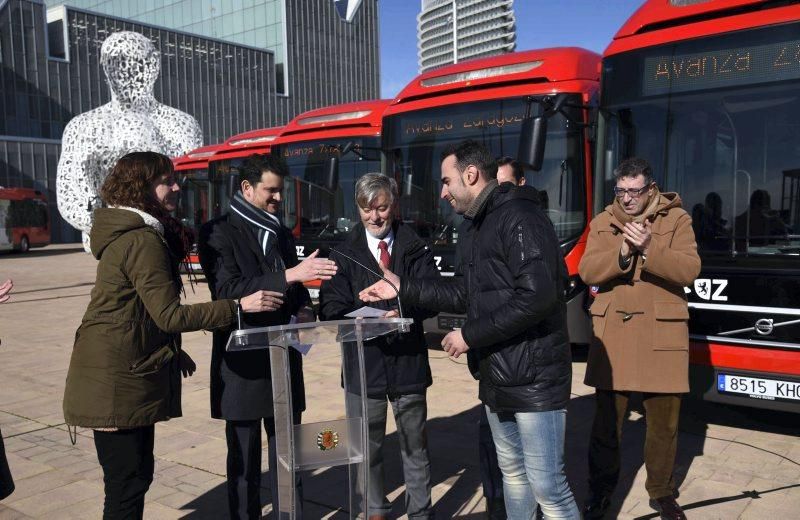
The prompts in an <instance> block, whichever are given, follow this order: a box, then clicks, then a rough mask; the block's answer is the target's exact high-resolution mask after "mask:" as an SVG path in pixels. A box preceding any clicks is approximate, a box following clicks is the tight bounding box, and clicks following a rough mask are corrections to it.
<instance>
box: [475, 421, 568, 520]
mask: <svg viewBox="0 0 800 520" xmlns="http://www.w3.org/2000/svg"><path fill="white" fill-rule="evenodd" d="M486 415H487V417H488V419H489V426H490V427H491V428H492V437H493V438H494V444H495V447H496V448H497V462H498V463H499V464H500V470H501V471H502V472H503V494H504V495H505V502H506V513H507V514H508V520H530V519H532V518H535V516H534V515H535V514H536V504H537V503H538V504H539V506H540V507H541V510H542V513H543V514H544V517H545V518H569V519H573V518H574V519H577V520H580V517H581V515H580V513H579V512H578V506H577V504H576V503H575V498H574V497H573V496H572V490H571V489H570V487H569V483H568V482H567V475H566V473H565V472H564V435H565V433H566V424H567V411H566V410H552V411H549V412H525V413H503V412H500V413H493V412H492V411H491V410H489V408H488V407H487V408H486Z"/></svg>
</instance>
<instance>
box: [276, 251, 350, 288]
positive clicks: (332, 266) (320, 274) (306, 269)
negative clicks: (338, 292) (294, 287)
mask: <svg viewBox="0 0 800 520" xmlns="http://www.w3.org/2000/svg"><path fill="white" fill-rule="evenodd" d="M318 256H319V249H317V250H316V251H314V252H313V253H311V254H310V255H308V257H307V258H306V259H305V260H303V261H302V262H300V263H299V264H297V265H296V266H294V267H292V268H291V269H287V270H286V283H294V282H301V283H303V282H310V281H311V280H330V279H331V278H333V275H335V274H336V270H337V269H338V267H337V266H336V262H334V261H333V260H330V259H328V258H317V257H318Z"/></svg>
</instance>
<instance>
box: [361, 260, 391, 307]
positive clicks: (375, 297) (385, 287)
mask: <svg viewBox="0 0 800 520" xmlns="http://www.w3.org/2000/svg"><path fill="white" fill-rule="evenodd" d="M381 270H382V271H383V276H384V278H386V279H387V280H389V281H390V282H392V283H393V284H394V286H395V287H397V289H398V290H399V289H400V277H399V276H397V275H396V274H394V273H393V272H391V271H390V270H389V269H387V268H385V267H383V266H381ZM358 297H359V298H360V299H361V301H362V302H377V301H381V300H391V299H392V298H396V297H397V292H396V291H395V290H394V289H393V288H392V286H391V285H389V284H388V283H386V282H385V281H384V280H380V281H378V282H377V283H374V284H372V285H370V286H369V287H367V288H366V289H364V290H362V291H361V292H359V293H358Z"/></svg>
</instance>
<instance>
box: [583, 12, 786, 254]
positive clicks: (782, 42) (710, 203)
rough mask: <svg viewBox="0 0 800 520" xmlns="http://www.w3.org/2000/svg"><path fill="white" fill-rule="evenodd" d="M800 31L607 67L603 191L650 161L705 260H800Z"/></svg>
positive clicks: (640, 56)
mask: <svg viewBox="0 0 800 520" xmlns="http://www.w3.org/2000/svg"><path fill="white" fill-rule="evenodd" d="M798 34H800V24H790V25H784V26H779V27H772V28H766V29H755V30H747V31H741V32H737V33H732V34H729V35H725V36H721V37H720V36H714V37H709V38H704V39H697V40H691V41H686V42H679V43H676V44H670V45H665V46H660V47H654V48H649V49H646V50H641V51H633V52H629V53H625V54H620V55H618V56H611V57H609V58H607V59H606V60H605V61H604V62H603V69H604V70H603V107H604V110H603V111H602V112H601V116H600V125H601V129H600V135H601V136H602V137H601V141H600V143H599V146H598V150H599V153H598V171H599V172H600V173H599V182H600V184H601V186H600V189H602V190H603V199H604V200H605V202H606V203H610V201H611V200H612V197H613V195H612V187H613V175H612V171H613V168H614V166H616V165H617V164H618V163H619V162H620V161H621V160H622V159H624V158H625V157H631V156H638V157H642V158H645V159H647V160H648V161H649V162H650V163H651V164H652V165H653V169H654V174H655V177H656V181H657V182H658V185H659V186H660V187H661V189H662V190H663V191H676V192H678V193H679V194H680V197H681V199H682V201H683V208H684V209H685V210H686V211H687V212H688V213H689V214H690V215H691V216H692V222H693V227H694V231H695V235H696V239H697V244H698V248H699V250H700V252H701V254H703V256H704V257H706V258H707V259H713V258H714V257H716V258H727V259H730V258H731V257H737V256H740V257H747V256H754V255H758V256H762V257H763V256H764V255H770V256H774V257H783V256H789V255H791V256H797V255H798V254H800V144H798V139H797V136H798V135H800V39H799V38H798V37H797V35H798Z"/></svg>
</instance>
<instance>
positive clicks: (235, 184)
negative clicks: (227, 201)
mask: <svg viewBox="0 0 800 520" xmlns="http://www.w3.org/2000/svg"><path fill="white" fill-rule="evenodd" d="M238 190H239V173H238V172H233V171H231V172H230V173H229V174H228V195H230V197H231V198H233V196H234V195H235V194H236V192H237V191H238Z"/></svg>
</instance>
